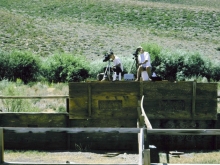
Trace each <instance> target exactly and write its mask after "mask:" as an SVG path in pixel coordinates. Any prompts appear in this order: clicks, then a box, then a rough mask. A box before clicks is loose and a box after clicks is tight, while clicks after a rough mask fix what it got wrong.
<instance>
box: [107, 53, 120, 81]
mask: <svg viewBox="0 0 220 165" xmlns="http://www.w3.org/2000/svg"><path fill="white" fill-rule="evenodd" d="M110 59H111V60H112V62H113V71H114V72H115V73H116V75H113V81H114V80H115V79H117V80H121V74H122V72H123V65H122V63H121V59H120V58H119V57H118V56H116V55H114V53H113V52H112V51H111V52H110ZM114 76H116V77H114Z"/></svg>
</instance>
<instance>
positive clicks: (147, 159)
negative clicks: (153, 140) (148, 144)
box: [144, 149, 151, 165]
mask: <svg viewBox="0 0 220 165" xmlns="http://www.w3.org/2000/svg"><path fill="white" fill-rule="evenodd" d="M150 162H151V160H150V149H145V150H144V165H150V164H151V163H150Z"/></svg>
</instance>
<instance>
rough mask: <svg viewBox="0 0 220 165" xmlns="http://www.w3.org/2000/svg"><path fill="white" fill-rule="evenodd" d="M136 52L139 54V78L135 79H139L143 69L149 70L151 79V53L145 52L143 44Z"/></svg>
mask: <svg viewBox="0 0 220 165" xmlns="http://www.w3.org/2000/svg"><path fill="white" fill-rule="evenodd" d="M136 53H137V54H138V64H137V65H138V69H137V79H136V80H135V81H139V80H140V77H141V72H142V71H147V74H148V77H149V80H151V79H150V77H151V61H150V54H149V53H148V52H145V51H144V50H143V48H142V47H141V46H139V47H138V48H137V49H136Z"/></svg>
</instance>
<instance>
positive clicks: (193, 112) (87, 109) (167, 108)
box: [0, 81, 220, 151]
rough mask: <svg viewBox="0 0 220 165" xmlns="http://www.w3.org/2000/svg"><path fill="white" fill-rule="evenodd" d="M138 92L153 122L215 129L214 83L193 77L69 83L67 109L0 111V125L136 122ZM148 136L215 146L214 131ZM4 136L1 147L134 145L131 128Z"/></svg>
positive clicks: (170, 145) (158, 141)
mask: <svg viewBox="0 0 220 165" xmlns="http://www.w3.org/2000/svg"><path fill="white" fill-rule="evenodd" d="M143 95H144V96H145V98H144V101H143V107H144V110H145V112H146V114H147V116H148V118H149V120H150V123H151V124H152V127H153V128H170V129H172V128H175V129H185V128H186V129H187V128H188V129H192V128H195V129H220V121H219V120H220V118H219V115H218V114H217V83H204V84H203V83H196V82H194V81H192V82H177V83H173V82H168V81H160V82H104V83H100V82H86V83H69V98H68V101H67V103H68V104H67V113H0V127H70V128H71V127H116V128H122V127H125V128H137V118H138V112H137V107H138V106H139V105H138V101H139V100H140V99H141V97H142V96H143ZM149 137H150V143H151V144H152V145H155V146H157V147H158V149H161V150H167V149H169V150H180V149H184V150H187V149H190V150H191V149H195V150H196V149H219V148H220V141H219V140H218V139H219V138H217V136H206V137H205V138H204V137H200V136H184V135H181V136H175V137H173V136H172V135H171V136H169V135H150V136H149ZM4 141H5V148H6V149H34V150H36V149H40V150H41V149H42V150H52V149H57V150H72V149H73V150H74V149H77V148H79V147H80V148H81V149H97V150H134V151H137V150H138V139H137V136H136V135H134V134H132V135H130V134H129V135H128V134H117V133H111V134H108V135H106V134H102V133H100V134H96V133H92V134H86V133H84V134H71V135H67V134H66V133H64V132H63V133H62V132H61V133H60V132H59V133H46V134H34V135H33V134H31V133H24V134H19V135H17V134H15V133H6V134H5V140H4ZM182 141H184V142H185V143H182ZM164 142H166V143H164ZM179 142H181V143H179Z"/></svg>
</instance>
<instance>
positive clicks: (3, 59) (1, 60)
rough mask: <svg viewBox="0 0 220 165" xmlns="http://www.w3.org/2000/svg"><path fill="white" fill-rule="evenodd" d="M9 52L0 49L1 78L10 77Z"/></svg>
mask: <svg viewBox="0 0 220 165" xmlns="http://www.w3.org/2000/svg"><path fill="white" fill-rule="evenodd" d="M8 63H9V54H8V53H6V52H4V51H1V50H0V80H4V79H8V75H9V73H10V72H9V70H8Z"/></svg>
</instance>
